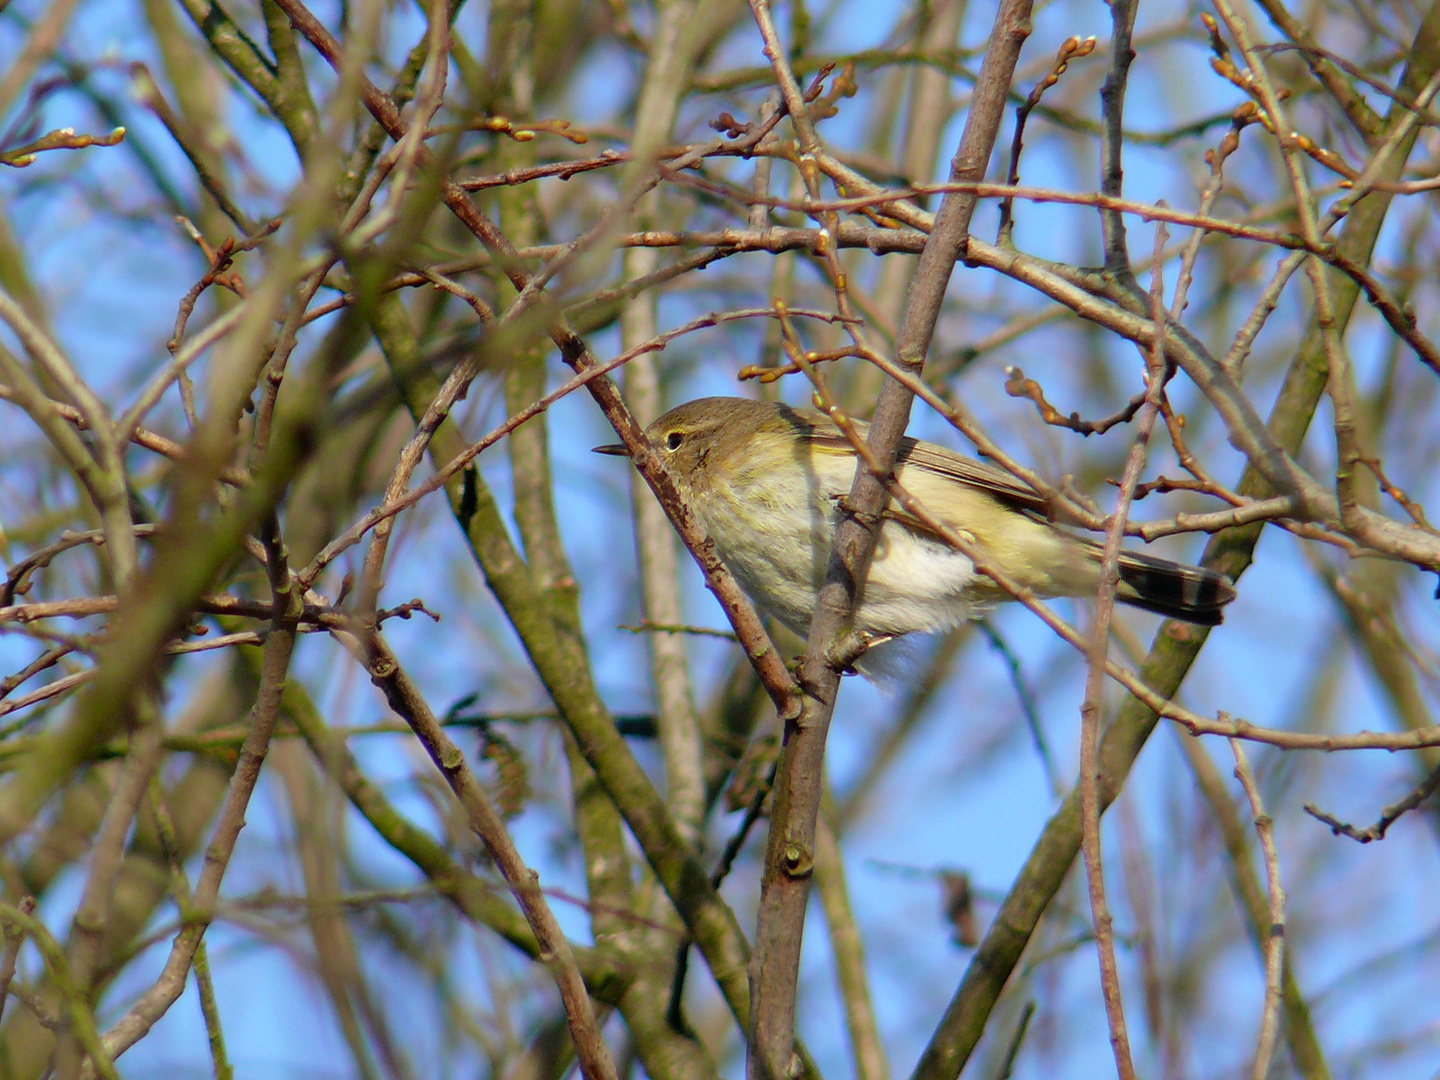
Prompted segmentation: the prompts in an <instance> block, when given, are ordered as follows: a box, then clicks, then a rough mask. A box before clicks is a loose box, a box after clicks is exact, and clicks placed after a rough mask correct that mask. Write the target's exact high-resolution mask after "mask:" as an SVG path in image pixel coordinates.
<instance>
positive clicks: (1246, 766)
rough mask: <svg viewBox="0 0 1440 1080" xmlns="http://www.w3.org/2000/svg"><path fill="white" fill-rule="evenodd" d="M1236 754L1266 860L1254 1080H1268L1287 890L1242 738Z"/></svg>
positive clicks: (1277, 1013)
mask: <svg viewBox="0 0 1440 1080" xmlns="http://www.w3.org/2000/svg"><path fill="white" fill-rule="evenodd" d="M1230 750H1231V752H1232V753H1233V754H1234V755H1235V778H1236V779H1237V780H1239V781H1240V786H1241V787H1243V788H1244V789H1245V797H1246V798H1247V799H1249V800H1250V812H1251V813H1252V814H1254V815H1255V835H1256V836H1258V837H1259V838H1260V852H1261V854H1262V855H1263V856H1264V859H1265V882H1266V885H1267V890H1266V891H1267V893H1268V895H1269V900H1270V928H1269V932H1268V933H1267V934H1266V935H1265V1006H1264V1009H1263V1011H1262V1013H1261V1020H1260V1038H1259V1041H1258V1044H1257V1045H1256V1047H1255V1064H1254V1066H1253V1067H1252V1068H1251V1070H1250V1080H1265V1077H1266V1076H1267V1075H1269V1072H1270V1058H1271V1056H1272V1055H1273V1054H1274V1053H1275V1040H1276V1037H1277V1035H1278V1034H1279V1029H1280V1000H1281V973H1282V971H1283V969H1284V963H1285V889H1284V887H1283V886H1282V885H1281V884H1280V858H1279V856H1278V855H1277V854H1276V852H1275V823H1274V822H1273V821H1272V820H1271V819H1270V815H1269V814H1267V813H1265V806H1264V804H1263V803H1261V801H1260V787H1259V785H1257V784H1256V783H1255V774H1254V773H1253V772H1251V771H1250V762H1249V761H1248V760H1246V757H1245V748H1244V746H1243V745H1242V744H1241V742H1240V740H1239V739H1231V740H1230Z"/></svg>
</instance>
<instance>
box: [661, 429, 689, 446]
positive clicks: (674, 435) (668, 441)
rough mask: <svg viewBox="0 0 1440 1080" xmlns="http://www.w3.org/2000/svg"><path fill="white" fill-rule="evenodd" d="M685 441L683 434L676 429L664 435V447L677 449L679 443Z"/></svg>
mask: <svg viewBox="0 0 1440 1080" xmlns="http://www.w3.org/2000/svg"><path fill="white" fill-rule="evenodd" d="M684 441H685V436H684V435H682V434H680V432H678V431H672V432H670V434H669V435H666V436H665V447H666V449H668V450H679V449H680V444H681V443H682V442H684Z"/></svg>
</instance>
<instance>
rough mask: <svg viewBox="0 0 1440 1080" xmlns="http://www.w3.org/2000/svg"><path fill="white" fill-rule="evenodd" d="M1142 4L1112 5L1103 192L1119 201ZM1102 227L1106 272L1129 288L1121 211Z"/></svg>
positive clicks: (1104, 215)
mask: <svg viewBox="0 0 1440 1080" xmlns="http://www.w3.org/2000/svg"><path fill="white" fill-rule="evenodd" d="M1139 7H1140V4H1139V0H1111V2H1110V69H1109V70H1108V71H1107V72H1106V73H1105V84H1104V85H1103V86H1102V87H1101V88H1100V113H1101V115H1100V122H1101V126H1102V129H1103V132H1104V145H1103V149H1102V162H1101V168H1100V190H1101V192H1103V193H1104V194H1106V195H1113V196H1115V197H1116V198H1119V197H1120V196H1121V195H1122V194H1124V186H1125V170H1124V167H1123V161H1122V157H1123V153H1124V149H1125V131H1124V120H1125V88H1126V86H1127V84H1128V83H1129V79H1130V64H1131V63H1132V62H1133V61H1134V59H1135V50H1134V49H1133V48H1131V46H1130V38H1131V35H1132V34H1133V33H1134V31H1135V13H1136V11H1137V10H1138V9H1139ZM1100 227H1101V230H1102V232H1103V233H1104V237H1105V272H1106V273H1107V274H1111V275H1114V276H1116V277H1117V278H1118V279H1120V280H1121V281H1122V283H1123V284H1126V285H1129V284H1130V283H1131V282H1130V280H1129V278H1130V250H1129V248H1128V247H1127V246H1126V243H1125V217H1124V215H1123V214H1121V213H1120V212H1119V211H1118V210H1101V211H1100Z"/></svg>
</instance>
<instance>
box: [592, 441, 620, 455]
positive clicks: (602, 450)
mask: <svg viewBox="0 0 1440 1080" xmlns="http://www.w3.org/2000/svg"><path fill="white" fill-rule="evenodd" d="M590 452H591V453H592V454H609V455H610V456H611V457H629V456H630V450H629V448H628V447H627V446H625V444H624V443H612V444H611V445H609V446H594V447H591V448H590Z"/></svg>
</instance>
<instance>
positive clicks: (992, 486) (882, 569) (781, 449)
mask: <svg viewBox="0 0 1440 1080" xmlns="http://www.w3.org/2000/svg"><path fill="white" fill-rule="evenodd" d="M855 426H856V427H857V428H858V429H859V430H860V431H861V433H862V434H863V433H864V431H865V430H866V425H864V424H861V423H858V422H857V423H856V425H855ZM645 434H646V436H647V437H648V438H649V439H650V441H651V443H652V444H653V445H654V446H655V447H656V448H657V449H658V450H659V452H660V453H661V455H662V456H663V457H664V459H665V461H666V463H667V464H668V465H669V467H670V471H671V472H672V473H673V474H674V475H675V478H676V480H677V481H678V482H679V485H680V489H681V491H682V492H683V493H684V495H685V497H686V501H687V502H688V504H689V505H690V506H691V507H692V508H693V509H694V511H695V513H696V514H697V515H698V516H699V517H700V520H701V521H702V522H703V523H704V525H705V531H706V532H708V533H709V534H710V538H711V540H713V541H714V543H715V549H716V551H717V552H718V553H719V555H720V558H721V559H722V560H723V561H724V563H725V565H726V566H727V567H728V568H729V570H730V572H731V573H732V574H734V575H735V578H736V579H737V580H738V581H739V582H740V585H741V587H742V588H743V589H744V590H745V591H746V592H747V593H748V594H749V596H750V598H751V599H752V600H754V601H755V604H756V606H757V607H759V608H760V609H761V610H762V611H764V612H767V613H768V614H770V615H773V616H774V617H775V618H776V619H778V620H779V621H780V622H781V623H783V624H784V625H786V626H787V627H789V628H790V629H791V630H793V631H794V632H795V633H796V634H799V635H800V636H801V637H804V636H806V634H807V633H808V631H809V629H810V617H811V614H812V613H813V612H814V610H815V603H816V597H817V594H818V592H819V589H820V585H821V583H822V581H823V580H824V577H825V569H826V565H827V562H828V560H829V557H830V548H831V545H832V543H833V541H834V539H835V526H836V522H837V521H838V519H839V515H840V509H839V502H840V500H841V499H843V498H844V497H845V496H846V495H848V494H849V492H850V486H851V483H852V482H853V480H854V478H855V462H856V454H855V449H854V447H853V446H852V445H851V444H850V441H849V440H848V439H847V438H846V437H845V435H844V434H843V433H842V432H841V431H840V429H839V428H838V427H837V426H836V425H835V424H834V422H832V421H831V420H830V418H829V417H827V416H826V415H825V414H824V413H821V412H817V411H814V410H811V409H794V408H791V407H790V406H788V405H782V404H777V403H774V402H768V401H751V400H749V399H747V398H730V397H712V398H700V399H698V400H696V401H690V402H687V403H686V404H684V405H680V406H678V407H677V408H674V409H671V410H670V411H669V412H667V413H666V414H665V415H664V416H662V417H660V419H658V420H656V421H655V422H654V423H653V424H651V425H650V426H649V427H648V428H646V430H645ZM595 450H596V452H597V453H603V454H620V455H624V454H625V453H626V451H625V448H624V447H623V446H597V447H596V448H595ZM895 475H896V479H897V480H898V481H899V482H900V484H901V486H902V487H904V488H905V489H906V490H907V491H909V492H910V494H911V495H913V496H915V498H916V499H918V500H919V502H920V503H921V504H922V505H923V506H925V507H926V508H927V509H928V510H929V511H930V513H931V514H932V515H934V517H936V518H938V519H939V520H940V521H942V522H944V523H945V524H946V525H947V526H949V527H950V528H952V529H954V530H955V531H956V532H958V533H959V534H960V535H961V536H963V537H965V538H966V539H968V540H971V541H973V543H974V544H975V546H976V547H977V548H978V549H979V550H980V551H982V552H984V555H985V559H986V560H987V561H988V562H989V563H991V564H993V565H994V566H995V568H996V569H998V570H1001V571H1003V572H1004V573H1005V574H1006V575H1008V576H1009V577H1010V578H1011V580H1013V581H1015V582H1017V583H1019V584H1020V585H1023V586H1026V587H1028V588H1029V589H1031V590H1033V591H1034V592H1035V593H1036V594H1037V595H1039V596H1046V597H1052V596H1093V595H1094V594H1095V592H1096V590H1097V589H1098V587H1099V584H1100V560H1101V545H1100V544H1098V543H1095V542H1094V541H1092V540H1087V539H1084V538H1082V537H1079V536H1075V535H1073V534H1072V533H1070V532H1068V531H1066V530H1065V529H1063V528H1059V527H1057V526H1056V525H1054V524H1052V523H1051V521H1050V520H1049V519H1048V518H1047V516H1046V511H1047V504H1046V501H1045V499H1044V498H1043V497H1042V496H1041V495H1040V494H1039V493H1038V492H1036V491H1035V490H1034V489H1033V488H1031V487H1030V486H1029V485H1027V484H1024V483H1022V482H1021V481H1019V480H1018V479H1016V478H1015V477H1013V476H1011V475H1010V474H1009V473H1007V472H1003V471H1001V470H1000V469H997V468H995V467H993V466H990V465H986V464H984V463H982V462H979V461H976V460H975V459H973V458H968V457H964V456H962V455H960V454H957V453H955V452H953V451H951V450H947V449H945V448H944V447H942V446H937V445H935V444H934V443H928V442H921V441H920V440H918V439H910V438H907V439H903V440H902V441H901V443H900V453H899V456H898V458H897V460H896V464H895ZM1119 573H1120V582H1119V585H1118V587H1117V590H1116V594H1115V596H1116V599H1117V600H1120V601H1122V602H1123V603H1126V604H1131V605H1133V606H1134V607H1138V608H1144V609H1145V610H1147V611H1153V612H1157V613H1159V614H1161V615H1168V616H1172V617H1174V618H1177V619H1183V620H1185V621H1187V622H1192V623H1199V624H1201V625H1203V626H1215V625H1217V624H1219V622H1220V621H1221V618H1222V610H1221V609H1222V608H1224V606H1225V605H1226V604H1228V603H1230V601H1232V600H1233V599H1235V586H1234V585H1233V584H1232V583H1231V581H1230V579H1229V578H1228V577H1226V576H1225V575H1224V574H1220V573H1217V572H1215V571H1213V570H1205V569H1202V568H1200V567H1197V566H1186V565H1183V564H1181V563H1174V562H1169V561H1167V560H1165V559H1157V558H1155V557H1153V556H1150V555H1141V554H1138V553H1136V552H1131V551H1122V552H1121V553H1120V561H1119ZM1009 598H1010V597H1009V594H1008V593H1006V592H1005V591H1004V590H1003V589H1001V588H1000V587H999V586H998V585H997V584H996V583H995V582H994V581H993V580H991V579H990V578H988V577H986V576H985V575H983V574H980V573H977V572H976V570H975V567H974V564H973V563H971V561H970V559H969V558H967V557H966V556H965V555H964V554H962V553H961V552H960V551H958V550H956V549H955V548H954V547H952V546H951V545H950V544H949V543H947V542H946V541H945V540H944V539H943V538H941V537H940V536H938V535H936V534H935V533H934V532H933V531H931V530H930V529H928V528H926V526H925V525H924V524H923V523H922V522H921V521H919V520H917V519H916V518H915V517H914V516H912V515H910V514H907V513H906V512H905V511H904V510H902V509H901V508H900V507H899V506H897V505H895V504H894V503H893V502H892V503H891V504H890V505H889V506H888V507H887V508H886V510H885V511H884V513H883V521H882V524H881V528H880V536H879V539H878V541H877V543H876V547H875V557H874V561H873V562H872V563H871V565H870V573H869V577H868V578H867V579H866V581H865V583H864V586H863V591H862V593H861V595H860V597H859V599H858V602H857V604H856V610H855V619H854V629H855V631H856V632H857V633H859V634H861V635H863V636H866V637H869V638H873V639H877V640H883V639H890V638H897V637H900V636H902V635H905V634H911V633H933V632H936V631H941V630H947V629H949V628H951V627H953V626H956V625H958V624H959V623H961V622H963V621H965V620H966V619H971V618H976V617H978V616H980V615H983V614H984V613H985V612H986V611H988V610H989V609H990V608H992V607H993V606H994V605H995V604H996V603H997V602H998V601H1002V600H1006V599H1009Z"/></svg>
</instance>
